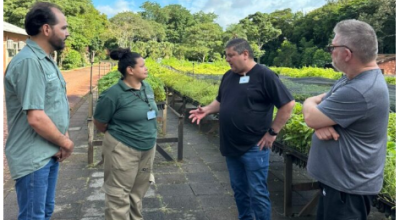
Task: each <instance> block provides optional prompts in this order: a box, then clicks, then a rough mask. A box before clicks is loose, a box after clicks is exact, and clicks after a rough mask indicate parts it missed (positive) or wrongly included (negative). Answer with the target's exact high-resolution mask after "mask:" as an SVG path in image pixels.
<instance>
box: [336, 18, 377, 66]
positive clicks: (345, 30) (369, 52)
mask: <svg viewBox="0 0 400 220" xmlns="http://www.w3.org/2000/svg"><path fill="white" fill-rule="evenodd" d="M333 32H334V33H335V34H337V35H339V36H340V38H339V41H340V42H339V43H340V44H342V45H346V46H348V47H349V48H350V49H351V50H352V51H353V52H354V56H356V57H358V58H359V59H360V60H361V62H362V63H368V62H371V61H373V60H375V59H376V56H377V54H378V40H377V37H376V33H375V31H374V29H373V28H372V27H371V25H369V24H367V23H365V22H363V21H359V20H355V19H349V20H343V21H341V22H339V23H337V24H336V26H335V28H334V29H333Z"/></svg>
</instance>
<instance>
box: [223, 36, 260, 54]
mask: <svg viewBox="0 0 400 220" xmlns="http://www.w3.org/2000/svg"><path fill="white" fill-rule="evenodd" d="M230 47H232V48H233V50H234V51H236V52H237V53H238V54H242V53H243V52H244V51H245V50H247V51H248V52H249V57H250V58H254V54H253V50H252V49H251V47H250V44H249V42H247V40H245V39H243V38H235V39H232V40H230V41H229V42H228V43H227V44H226V46H225V49H228V48H230Z"/></svg>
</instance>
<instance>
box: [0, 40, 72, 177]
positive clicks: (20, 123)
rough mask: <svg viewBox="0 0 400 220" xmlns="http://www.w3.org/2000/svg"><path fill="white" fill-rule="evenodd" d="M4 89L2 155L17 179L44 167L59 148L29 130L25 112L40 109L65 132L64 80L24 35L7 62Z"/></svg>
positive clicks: (38, 47)
mask: <svg viewBox="0 0 400 220" xmlns="http://www.w3.org/2000/svg"><path fill="white" fill-rule="evenodd" d="M4 89H5V96H6V106H7V123H8V131H9V134H8V139H7V143H6V156H7V162H8V165H9V168H10V173H11V177H12V178H13V179H18V178H20V177H23V176H25V175H28V174H30V173H32V172H34V171H36V170H38V169H40V168H42V167H44V166H45V165H46V164H47V163H48V162H49V161H50V158H51V157H52V156H53V155H54V154H55V153H57V152H58V151H59V146H56V145H54V144H53V143H50V142H49V141H47V140H46V139H44V138H42V137H41V136H40V135H39V134H38V133H36V132H35V130H33V128H32V127H31V126H30V125H29V124H28V119H27V114H26V113H27V110H34V109H39V110H44V112H45V113H46V115H47V116H48V117H49V118H50V119H51V121H52V122H53V123H54V124H55V125H56V127H57V128H58V130H59V131H60V132H61V133H63V134H65V133H66V132H67V129H68V126H69V107H68V99H67V95H66V84H65V81H64V78H63V76H62V74H61V72H60V70H59V69H58V67H57V64H56V63H55V62H54V60H53V59H52V58H50V57H49V56H48V55H47V54H46V53H45V52H44V51H43V50H42V48H41V47H40V46H39V45H38V44H36V43H35V42H34V41H32V40H29V39H28V40H27V41H26V46H25V47H24V48H23V49H22V50H21V51H20V52H19V53H18V54H17V55H16V56H15V57H14V58H13V59H12V60H11V62H10V63H9V64H8V67H7V70H6V76H5V79H4Z"/></svg>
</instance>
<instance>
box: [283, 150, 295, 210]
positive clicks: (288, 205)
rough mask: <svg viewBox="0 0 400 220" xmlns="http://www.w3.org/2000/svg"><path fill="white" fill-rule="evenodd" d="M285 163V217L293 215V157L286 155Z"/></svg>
mask: <svg viewBox="0 0 400 220" xmlns="http://www.w3.org/2000/svg"><path fill="white" fill-rule="evenodd" d="M284 155H285V156H284V161H285V177H284V187H283V194H284V198H283V203H284V206H283V214H284V215H285V216H290V215H292V173H293V166H292V156H291V155H290V154H288V153H285V154H284Z"/></svg>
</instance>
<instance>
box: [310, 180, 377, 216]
mask: <svg viewBox="0 0 400 220" xmlns="http://www.w3.org/2000/svg"><path fill="white" fill-rule="evenodd" d="M320 188H321V195H320V198H319V203H318V209H317V218H316V219H317V220H366V219H367V216H368V214H369V212H370V211H371V204H372V196H370V195H355V194H348V193H344V192H340V191H337V190H336V189H333V188H331V187H329V186H327V185H324V184H322V183H320Z"/></svg>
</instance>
